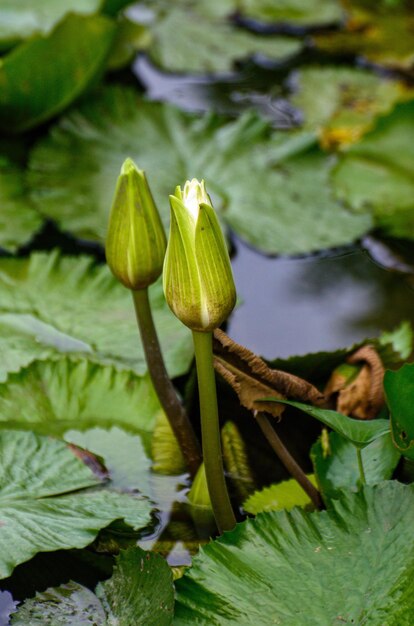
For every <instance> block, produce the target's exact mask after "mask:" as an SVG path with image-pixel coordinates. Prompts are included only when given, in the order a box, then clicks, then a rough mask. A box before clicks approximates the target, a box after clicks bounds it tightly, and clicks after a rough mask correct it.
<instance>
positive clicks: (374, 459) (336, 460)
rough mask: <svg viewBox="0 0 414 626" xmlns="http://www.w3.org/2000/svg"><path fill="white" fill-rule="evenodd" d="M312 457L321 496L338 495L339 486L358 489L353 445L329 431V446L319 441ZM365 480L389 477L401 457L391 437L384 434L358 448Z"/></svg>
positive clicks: (378, 479)
mask: <svg viewBox="0 0 414 626" xmlns="http://www.w3.org/2000/svg"><path fill="white" fill-rule="evenodd" d="M311 456H312V460H313V464H314V467H315V472H316V475H317V477H318V483H319V485H320V488H321V490H322V493H323V494H324V496H329V497H338V496H339V491H340V490H341V489H353V490H355V491H356V490H357V489H358V488H359V486H360V485H359V482H360V472H359V468H358V461H357V455H356V451H355V446H354V445H353V444H352V443H350V442H349V441H347V440H346V439H344V438H343V437H341V436H340V435H338V434H337V433H335V432H331V433H329V435H328V445H327V446H322V444H321V441H320V440H319V441H318V442H317V443H315V444H314V445H313V447H312V451H311ZM361 457H362V463H363V466H364V474H365V479H366V482H367V483H368V484H371V485H373V484H377V483H379V482H381V481H383V480H389V479H390V478H391V476H392V474H393V472H394V470H395V468H396V466H397V463H398V461H399V459H400V453H399V452H398V451H397V450H396V449H395V448H394V446H393V444H392V440H391V437H390V436H389V435H388V434H386V435H384V436H383V437H379V438H378V439H376V440H375V441H373V442H371V443H370V444H368V445H367V446H366V447H365V448H364V449H363V450H361Z"/></svg>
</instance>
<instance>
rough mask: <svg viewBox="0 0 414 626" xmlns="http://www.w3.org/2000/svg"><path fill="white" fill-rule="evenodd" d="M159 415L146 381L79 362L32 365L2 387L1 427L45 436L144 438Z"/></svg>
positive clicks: (146, 379)
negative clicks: (95, 433)
mask: <svg viewBox="0 0 414 626" xmlns="http://www.w3.org/2000/svg"><path fill="white" fill-rule="evenodd" d="M159 410H160V406H159V402H158V400H157V398H156V396H155V392H154V390H153V388H152V385H151V383H150V381H149V378H148V375H146V376H144V377H138V376H136V375H135V374H132V373H130V372H122V371H118V370H117V369H116V368H115V367H111V366H101V365H97V364H95V363H92V362H90V361H88V360H87V359H84V358H81V357H79V358H75V357H72V358H69V357H66V358H65V357H62V358H59V359H57V360H46V361H41V360H39V361H34V362H33V363H31V364H30V365H29V366H28V367H26V368H23V369H21V370H20V371H19V372H18V373H17V374H9V376H8V378H7V382H5V383H2V384H0V422H3V423H4V422H7V424H9V425H10V424H13V426H12V427H13V428H14V427H16V428H17V427H18V428H24V427H26V428H29V429H32V430H36V432H37V433H45V434H48V435H52V434H53V435H61V434H62V433H63V432H65V431H66V430H68V429H69V428H76V429H77V430H84V429H87V428H91V426H101V427H104V428H108V427H110V426H115V425H116V426H121V427H123V428H126V429H127V430H129V431H132V432H136V433H148V432H152V430H153V428H154V424H155V419H156V416H157V414H158V411H159ZM79 445H81V444H79ZM92 451H93V450H92Z"/></svg>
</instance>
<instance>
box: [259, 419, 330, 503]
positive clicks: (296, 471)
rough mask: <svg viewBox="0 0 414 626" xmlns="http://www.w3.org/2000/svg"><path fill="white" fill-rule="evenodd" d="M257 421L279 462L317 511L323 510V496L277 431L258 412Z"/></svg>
mask: <svg viewBox="0 0 414 626" xmlns="http://www.w3.org/2000/svg"><path fill="white" fill-rule="evenodd" d="M256 421H257V423H258V424H259V426H260V428H261V430H262V433H263V434H264V436H265V437H266V439H267V441H268V442H269V444H270V446H271V447H272V449H273V451H274V452H276V454H277V456H278V457H279V460H280V461H281V463H283V465H284V466H285V467H286V469H287V471H288V472H289V474H290V475H291V476H292V477H293V478H294V479H295V480H296V481H297V482H298V483H299V485H300V486H301V487H302V489H303V490H304V491H305V492H306V493H307V494H308V496H309V498H310V499H311V500H312V502H313V504H314V505H315V507H316V508H317V509H323V508H324V505H323V501H322V498H321V494H320V493H319V491H318V490H317V489H316V487H315V486H314V485H312V483H311V481H310V480H309V478H308V477H307V476H306V474H305V472H304V471H303V470H302V468H301V467H300V465H298V463H296V461H295V459H294V458H293V456H292V455H291V454H290V452H289V450H288V449H287V448H286V447H285V444H284V443H283V442H282V440H281V439H280V437H279V435H278V434H277V433H276V431H275V429H274V428H273V426H272V425H271V423H270V422H269V420H268V418H267V417H266V415H265V414H264V413H261V412H257V413H256Z"/></svg>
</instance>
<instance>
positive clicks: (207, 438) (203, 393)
mask: <svg viewBox="0 0 414 626" xmlns="http://www.w3.org/2000/svg"><path fill="white" fill-rule="evenodd" d="M193 340H194V349H195V356H196V363H197V376H198V389H199V396H200V414H201V434H202V443H203V458H204V467H205V470H206V478H207V486H208V491H209V494H210V500H211V505H212V508H213V512H214V517H215V519H216V523H217V527H218V529H219V531H220V533H222V532H223V531H225V530H231V529H232V528H234V526H235V525H236V518H235V516H234V513H233V509H232V507H231V503H230V498H229V494H228V491H227V487H226V481H225V478H224V470H223V459H222V454H221V440H220V426H219V416H218V408H217V391H216V379H215V375H214V367H213V335H212V333H211V332H198V331H195V330H193Z"/></svg>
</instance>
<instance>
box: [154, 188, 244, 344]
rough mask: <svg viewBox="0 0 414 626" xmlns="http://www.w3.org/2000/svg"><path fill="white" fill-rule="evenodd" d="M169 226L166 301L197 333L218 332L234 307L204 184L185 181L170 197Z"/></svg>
mask: <svg viewBox="0 0 414 626" xmlns="http://www.w3.org/2000/svg"><path fill="white" fill-rule="evenodd" d="M170 204H171V226H170V237H169V240H168V246H167V252H166V256H165V261H164V275H163V280H164V293H165V297H166V300H167V302H168V304H169V306H170V308H171V310H172V311H173V312H174V314H175V315H176V316H177V317H178V319H179V320H181V322H183V324H185V325H186V326H188V327H189V328H191V330H196V331H211V330H213V329H214V328H218V326H220V324H221V323H222V322H223V321H224V320H225V319H226V318H227V317H228V315H229V314H230V313H231V311H232V310H233V308H234V305H235V303H236V288H235V285H234V280H233V274H232V270H231V265H230V259H229V255H228V252H227V246H226V242H225V241H224V237H223V233H222V232H221V228H220V224H219V222H218V219H217V216H216V214H215V212H214V209H213V207H212V204H211V201H210V198H209V196H208V194H207V192H206V189H205V185H204V181H201V182H199V181H198V180H196V179H195V178H193V180H191V181H187V182H186V184H185V185H184V189H183V190H181V188H180V187H177V189H176V191H175V195H173V196H170Z"/></svg>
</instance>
